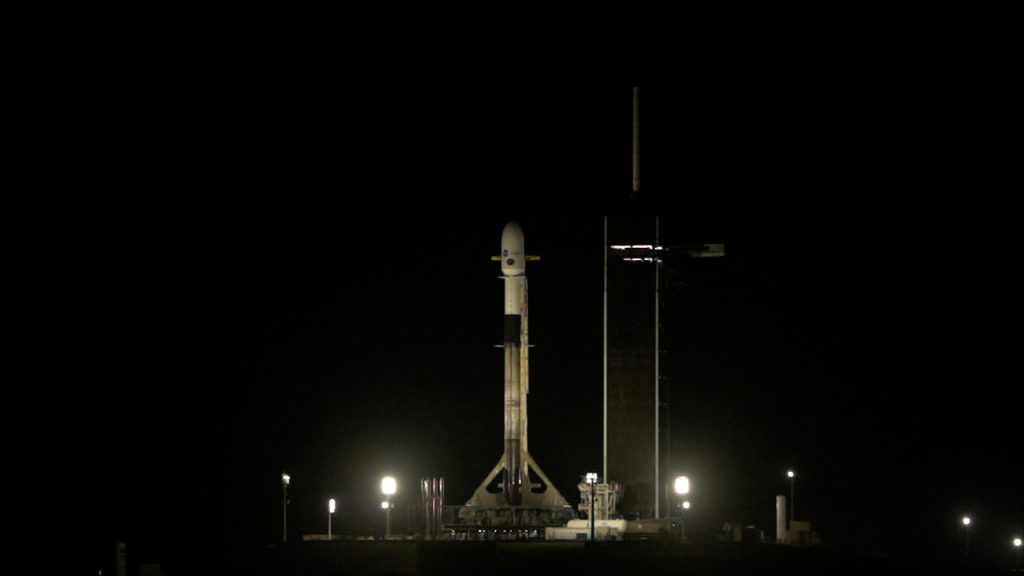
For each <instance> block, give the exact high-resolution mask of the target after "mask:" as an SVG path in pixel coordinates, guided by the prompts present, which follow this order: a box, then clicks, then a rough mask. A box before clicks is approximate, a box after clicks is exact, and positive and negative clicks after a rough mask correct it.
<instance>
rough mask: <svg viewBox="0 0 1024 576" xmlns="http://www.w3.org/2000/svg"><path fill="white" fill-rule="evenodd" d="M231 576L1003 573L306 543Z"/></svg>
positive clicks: (614, 545)
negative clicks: (286, 575)
mask: <svg viewBox="0 0 1024 576" xmlns="http://www.w3.org/2000/svg"><path fill="white" fill-rule="evenodd" d="M234 570H235V572H234V573H237V574H267V575H269V574H307V575H327V574H480V573H488V574H560V575H575V574H579V575H588V576H591V575H595V574H687V575H691V574H692V575H705V574H752V575H753V574H959V573H965V574H966V573H970V574H1001V573H1008V572H1007V571H1006V567H1002V570H1000V567H995V566H971V567H969V569H968V568H967V567H964V566H955V565H953V566H949V565H938V564H926V563H922V562H911V561H907V560H900V559H896V558H892V557H885V556H870V555H857V554H847V553H841V552H836V551H830V550H827V549H798V548H792V547H787V546H775V545H768V544H761V545H758V544H753V545H745V544H704V545H680V544H676V543H672V542H654V541H643V542H639V541H638V542H607V543H601V544H599V545H597V546H587V545H586V544H585V543H578V542H332V543H327V542H304V543H301V544H299V543H296V544H295V545H289V546H288V547H285V548H279V547H275V548H268V549H264V550H262V551H261V553H259V554H255V555H252V556H250V557H248V558H246V559H245V560H244V561H239V562H238V563H236V564H234Z"/></svg>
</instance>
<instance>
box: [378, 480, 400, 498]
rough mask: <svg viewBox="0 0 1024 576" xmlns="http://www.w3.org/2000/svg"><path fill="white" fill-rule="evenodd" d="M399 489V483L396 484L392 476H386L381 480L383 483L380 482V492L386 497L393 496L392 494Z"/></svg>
mask: <svg viewBox="0 0 1024 576" xmlns="http://www.w3.org/2000/svg"><path fill="white" fill-rule="evenodd" d="M397 489H398V483H397V482H395V479H394V477H392V476H385V477H384V478H381V481H380V491H381V493H383V494H384V495H385V496H391V495H392V494H394V493H395V491H396V490H397Z"/></svg>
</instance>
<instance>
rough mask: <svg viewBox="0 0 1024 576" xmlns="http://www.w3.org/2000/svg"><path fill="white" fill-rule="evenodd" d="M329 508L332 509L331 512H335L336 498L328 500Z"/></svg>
mask: <svg viewBox="0 0 1024 576" xmlns="http://www.w3.org/2000/svg"><path fill="white" fill-rule="evenodd" d="M327 508H328V509H329V510H330V511H331V514H334V498H331V499H330V500H328V501H327Z"/></svg>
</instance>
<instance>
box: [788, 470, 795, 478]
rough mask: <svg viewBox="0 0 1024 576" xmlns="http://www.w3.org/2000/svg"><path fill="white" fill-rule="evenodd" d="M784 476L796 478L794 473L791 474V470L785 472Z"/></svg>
mask: <svg viewBox="0 0 1024 576" xmlns="http://www.w3.org/2000/svg"><path fill="white" fill-rule="evenodd" d="M786 476H788V477H790V478H792V477H794V476H796V472H793V471H792V470H787V471H786Z"/></svg>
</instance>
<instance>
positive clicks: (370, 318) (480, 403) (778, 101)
mask: <svg viewBox="0 0 1024 576" xmlns="http://www.w3.org/2000/svg"><path fill="white" fill-rule="evenodd" d="M54 10H55V12H54V13H53V14H51V15H50V16H51V22H49V23H48V24H47V25H46V26H45V27H44V28H45V29H46V30H48V31H49V32H48V35H47V36H46V38H48V39H49V40H51V41H52V42H51V43H50V44H48V45H46V46H45V47H42V48H39V49H38V50H37V51H35V52H33V53H32V55H33V58H34V59H35V60H34V62H37V63H38V65H37V66H36V67H35V68H34V69H35V70H37V72H35V76H31V75H30V76H29V78H35V79H36V80H39V79H40V78H41V76H40V74H42V73H41V72H38V70H50V69H56V70H57V72H55V73H54V74H55V76H56V78H57V79H56V80H54V79H53V78H50V79H49V80H48V81H53V82H56V85H55V86H52V87H51V86H49V85H48V84H46V82H42V81H40V82H38V83H34V84H33V86H34V87H35V88H36V90H38V91H39V92H40V93H41V95H42V96H43V97H42V98H41V99H40V100H39V102H40V103H41V105H40V106H39V107H38V109H36V108H33V109H32V110H33V112H32V114H29V115H28V118H29V120H28V123H29V125H31V126H32V127H33V130H32V135H31V136H30V137H29V138H28V139H27V140H26V143H27V144H26V146H25V147H24V150H23V153H22V154H19V155H16V156H15V159H16V160H17V161H18V162H19V164H20V167H21V168H22V169H23V170H24V171H25V173H26V174H27V175H29V176H30V177H31V185H30V186H28V187H26V188H25V189H24V190H19V194H17V197H16V200H17V205H16V206H14V209H13V210H12V211H11V212H10V213H9V214H8V218H9V219H10V220H11V221H12V224H13V225H12V226H10V227H9V228H8V229H9V230H11V231H12V232H11V233H9V235H8V237H9V239H10V241H11V242H10V245H11V246H12V248H13V253H14V255H15V258H14V259H13V260H11V261H10V264H9V266H10V270H11V274H10V276H11V277H12V278H14V279H16V284H15V288H16V290H15V294H14V297H13V298H12V302H14V303H15V314H14V316H15V319H16V323H15V324H14V326H15V327H16V330H15V340H16V341H15V343H14V346H13V348H12V353H13V356H15V357H18V358H21V359H23V361H26V363H27V365H28V374H29V375H30V377H31V379H30V381H31V383H32V387H31V389H30V391H29V392H28V398H29V402H28V403H27V404H28V407H29V408H30V409H31V410H32V412H31V414H32V416H33V417H34V419H35V420H36V424H37V425H38V426H40V427H41V428H42V429H44V430H45V433H41V434H40V435H39V436H33V438H32V440H31V441H30V442H25V443H23V445H22V446H19V448H18V455H17V467H18V468H20V469H22V470H24V471H28V470H31V474H32V476H33V477H34V478H36V479H38V480H37V484H36V485H37V486H38V487H39V488H41V493H44V494H47V495H48V496H46V497H45V498H43V497H40V498H41V501H34V500H28V501H26V503H25V504H26V505H27V506H28V507H29V509H30V510H32V509H35V510H38V512H37V513H36V514H35V515H36V516H37V517H42V516H48V517H49V516H50V515H51V513H50V511H49V510H48V508H49V506H51V504H46V503H45V502H48V501H49V500H48V499H49V498H52V495H54V494H62V495H68V496H67V497H68V498H69V499H72V500H74V502H75V504H74V511H73V512H72V513H71V517H67V516H65V514H66V513H62V514H61V516H62V517H64V518H67V519H66V520H62V524H61V526H62V527H63V528H65V529H67V530H69V531H74V532H77V533H81V534H82V535H83V536H82V538H80V539H76V541H75V542H74V543H72V544H70V545H69V546H70V548H69V553H70V554H72V555H78V556H81V557H86V556H91V555H93V554H94V553H96V552H95V551H96V550H97V549H100V548H102V547H104V546H107V544H110V545H112V543H113V542H114V541H115V540H117V539H124V540H127V541H128V542H129V543H130V544H129V545H132V544H131V543H133V542H138V543H140V544H138V545H139V546H140V547H151V548H152V549H153V550H154V551H153V552H152V555H153V556H154V557H156V558H162V559H166V562H167V563H168V564H171V563H173V562H179V563H186V564H187V563H188V562H189V561H190V560H189V559H194V558H197V557H199V556H203V555H205V554H206V553H204V552H203V551H201V547H199V548H195V549H189V548H188V546H189V544H192V543H197V542H201V543H204V544H209V543H217V544H219V545H223V546H224V547H225V548H226V549H230V550H232V551H239V550H241V551H244V550H246V549H251V548H253V547H261V546H267V545H270V544H272V543H274V542H275V541H277V539H279V538H280V507H281V506H280V505H281V486H280V474H281V471H282V470H287V471H288V472H289V473H290V474H291V476H292V478H293V484H292V488H291V497H292V504H291V506H290V507H289V534H290V536H296V535H298V534H300V533H303V532H322V531H324V530H325V528H326V521H327V519H326V502H327V499H328V498H330V497H334V498H336V499H337V500H338V506H339V511H338V513H337V514H336V515H335V517H334V527H335V531H336V532H337V533H379V532H381V531H382V514H381V512H380V509H379V494H378V482H379V479H380V477H381V476H382V475H384V474H385V473H391V474H393V475H395V476H396V477H398V479H399V483H400V484H399V490H400V492H399V495H398V499H399V501H400V502H402V501H403V500H404V499H406V498H409V497H412V496H413V494H412V493H410V491H411V490H414V489H415V483H416V482H417V481H418V480H419V478H420V477H423V476H432V475H438V476H444V477H445V478H446V481H447V483H448V490H447V494H446V498H447V502H446V503H448V504H458V503H462V502H464V501H465V500H466V499H468V497H469V496H470V494H471V493H472V491H473V489H475V487H476V486H477V484H478V483H479V482H480V481H481V480H483V478H484V476H485V475H486V474H487V472H488V471H489V470H490V469H491V467H492V466H493V465H494V463H495V462H496V461H497V459H498V457H499V456H500V454H501V417H502V416H501V407H500V403H501V381H502V377H501V360H500V354H499V353H498V352H497V351H496V350H495V349H494V347H493V345H495V344H498V343H499V342H500V338H501V282H500V281H499V280H498V279H497V276H498V269H497V264H496V263H494V262H492V261H490V256H492V255H494V254H496V253H497V250H498V244H499V239H500V233H501V229H502V227H503V226H504V224H505V223H506V222H507V221H509V220H516V221H518V222H519V223H520V224H521V225H522V227H523V230H524V233H525V237H526V247H527V252H528V253H531V254H539V255H541V256H542V260H541V261H540V262H538V263H537V264H536V265H531V266H530V268H529V271H528V274H529V277H530V322H531V324H530V326H531V343H532V344H535V345H536V349H535V350H534V351H531V362H532V364H531V376H532V385H531V394H530V404H529V410H530V412H529V414H530V449H531V452H532V453H533V455H534V457H535V458H536V460H537V461H538V463H539V464H540V465H541V467H542V468H543V469H544V470H545V472H546V473H547V474H548V476H549V477H551V479H552V480H553V481H554V482H555V484H556V485H557V487H558V489H559V491H561V493H562V495H563V496H565V497H566V498H567V499H568V500H569V501H570V503H572V504H574V505H575V503H576V502H577V498H578V495H577V493H576V489H575V484H576V481H577V480H578V478H579V477H580V476H581V475H582V474H584V473H586V472H590V471H594V470H598V471H599V470H600V467H601V316H600V314H601V273H602V270H601V248H600V246H601V242H602V217H603V215H605V214H621V213H623V212H625V211H632V212H634V213H638V214H642V215H647V216H645V217H648V218H652V219H653V216H654V215H655V214H657V215H659V216H660V218H661V223H662V224H661V226H662V233H663V241H664V243H665V244H673V243H674V244H690V243H696V242H724V243H725V244H726V245H727V257H726V258H725V259H723V260H721V261H692V262H686V263H683V264H680V266H679V268H678V269H675V270H670V271H669V272H670V273H671V274H672V279H673V282H676V284H675V286H676V287H677V289H676V290H675V291H674V292H673V293H672V294H671V295H670V296H669V297H667V299H666V303H665V317H664V319H663V321H664V325H665V339H664V342H663V344H664V352H663V354H664V356H663V359H664V368H663V374H664V375H665V376H666V386H667V387H669V388H670V390H671V398H672V405H671V408H670V410H671V414H672V419H671V422H672V424H671V426H672V460H673V462H674V465H673V467H674V468H679V469H681V470H685V471H686V472H687V473H688V474H689V475H690V476H691V479H692V481H693V483H694V490H695V494H694V501H695V510H694V513H695V514H696V515H698V516H700V518H701V519H702V520H703V521H705V522H706V523H707V524H708V525H711V526H720V525H721V523H722V522H725V521H738V520H739V521H744V522H751V523H756V524H758V525H760V526H762V527H763V528H764V529H765V531H766V533H771V532H772V531H773V528H772V524H771V518H773V516H774V497H775V495H776V494H782V493H788V482H787V481H786V479H785V477H784V472H785V470H786V469H787V468H795V469H796V470H797V471H798V474H799V476H798V478H797V484H796V515H797V517H798V519H807V520H809V521H811V522H812V525H813V526H814V528H815V529H816V530H819V531H820V532H821V535H822V539H823V541H824V542H825V543H826V544H829V545H832V546H836V547H839V548H847V547H848V548H852V549H860V550H869V551H881V552H885V553H888V554H893V555H907V556H931V557H946V556H955V553H956V551H958V550H959V546H960V545H961V544H962V536H963V533H962V530H961V527H960V526H959V525H958V521H959V518H960V516H961V515H962V514H964V513H970V514H972V516H973V517H974V518H975V523H974V524H973V525H972V527H971V532H972V543H971V548H972V551H973V552H974V553H976V554H977V555H978V556H979V557H982V558H989V559H992V560H993V561H999V558H1000V554H1003V548H1002V547H1001V546H1002V544H1000V542H1001V541H1003V540H1008V539H1009V538H1010V537H1011V536H1012V535H1013V534H1014V533H1016V534H1020V533H1021V532H1022V530H1024V490H1021V486H1024V472H1022V466H1021V463H1020V458H1019V456H1017V453H1018V452H1019V448H1018V447H1017V445H1018V444H1019V439H1020V430H1019V429H1020V426H1019V418H1020V406H1021V403H1020V400H1021V394H1020V392H1019V390H1020V386H1019V385H1017V384H1016V383H1015V378H1014V375H1015V374H1016V373H1017V372H1018V371H1019V369H1018V368H1017V366H1016V363H1015V361H1014V360H1015V358H1014V350H1015V348H1016V346H1015V336H1014V334H1015V331H1014V330H1013V328H1014V327H1015V326H1016V325H1018V324H1019V323H1020V313H1019V311H1018V308H1019V306H1018V305H1017V300H1018V296H1017V295H1018V294H1019V292H1020V283H1021V278H1020V273H1019V271H1018V269H1019V265H1018V264H1017V260H1018V257H1017V247H1018V245H1019V238H1018V236H1019V233H1018V230H1019V223H1018V222H1017V220H1019V218H1018V217H1017V214H1018V212H1017V210H1016V209H1015V198H1013V196H1012V195H1011V194H1006V192H1010V193H1013V192H1019V191H1020V178H1019V175H1017V174H1014V173H1011V172H1010V171H1009V168H1010V167H1012V166H1013V164H1012V161H1013V160H1014V159H1017V160H1019V158H1020V136H1019V131H1018V132H1015V131H1014V130H1013V128H1014V127H1015V126H1016V127H1019V119H1020V111H1019V107H1018V108H1017V109H1016V111H1012V112H1011V111H1010V110H1011V107H1009V106H1005V105H1006V104H1008V103H1010V102H1014V101H1015V98H1014V95H1015V94H1016V95H1019V92H1020V80H1019V74H1018V75H1016V76H1015V75H1013V74H1011V72H1012V71H1013V67H1012V63H1013V60H1012V57H1011V55H1010V54H1008V53H1007V52H1006V50H1005V46H1004V44H1002V43H1001V41H1002V39H1004V36H1003V35H1001V34H1000V33H998V32H999V31H1000V30H1002V28H996V29H992V28H977V29H975V28H974V27H970V26H963V27H961V26H960V25H959V24H957V23H956V22H957V20H955V19H952V20H945V19H940V20H941V21H939V20H936V21H931V20H930V21H929V24H927V25H922V28H921V29H922V30H926V31H928V33H922V32H921V31H920V30H918V29H917V28H914V27H909V28H908V29H907V30H903V29H902V28H900V27H898V26H893V27H885V28H884V29H883V31H882V33H881V36H880V37H876V38H878V43H873V44H872V43H867V44H864V43H862V44H847V43H844V42H843V40H844V39H845V40H853V39H857V38H861V36H860V35H859V34H855V33H853V32H851V31H849V30H847V31H846V32H840V34H839V36H838V37H836V38H829V37H828V35H827V34H825V33H824V32H823V31H815V32H814V33H806V34H804V35H800V34H797V35H796V36H794V38H797V39H799V41H797V40H793V39H791V41H790V42H782V41H780V42H779V43H772V42H768V40H770V38H768V39H766V38H764V37H763V36H757V37H750V38H748V39H747V40H745V41H744V42H739V43H730V42H727V41H726V40H717V41H716V40H715V39H714V38H708V37H706V36H705V35H701V34H690V35H685V36H681V37H680V39H679V41H680V46H679V47H678V48H679V50H680V52H679V57H678V60H676V59H675V58H674V57H672V56H671V54H670V53H664V54H662V53H661V52H660V50H662V49H664V48H665V46H658V47H655V46H654V45H653V44H652V45H651V46H649V47H647V48H646V51H641V52H640V53H639V54H638V55H637V56H636V58H637V59H636V61H634V62H632V63H631V62H629V61H627V62H625V63H623V66H622V67H623V69H624V71H625V72H626V73H621V74H620V73H619V71H608V72H606V73H605V74H603V75H598V76H595V77H593V78H592V79H591V81H589V82H585V83H572V82H562V83H560V84H557V83H556V84H551V83H550V82H548V81H546V80H542V79H541V78H542V76H543V74H542V73H541V72H538V75H537V76H536V77H534V76H533V75H524V76H514V77H509V78H505V79H504V80H500V79H499V78H493V77H490V78H487V79H486V80H474V81H469V80H467V77H465V76H462V75H459V74H454V73H453V74H452V75H451V76H447V75H444V74H441V73H440V72H439V73H438V75H437V76H431V75H430V74H429V70H421V69H418V68H417V70H418V71H419V73H418V74H416V75H415V77H410V78H412V79H410V80H408V81H401V80H400V79H397V78H394V77H391V78H389V79H387V80H382V79H381V77H380V74H379V73H377V74H372V73H370V71H368V70H366V69H364V68H363V67H365V66H367V63H366V62H362V63H361V66H357V67H358V68H359V69H358V70H357V71H355V72H353V73H352V74H351V76H346V75H343V74H342V75H340V76H338V75H332V74H328V73H326V72H325V70H328V69H329V68H326V67H325V66H324V65H322V62H321V60H319V59H318V58H313V57H311V56H310V54H311V52H312V50H311V48H310V47H309V46H306V45H305V44H302V43H299V44H298V45H295V46H290V47H282V46H279V45H277V44H272V43H257V44H256V47H254V48H253V51H252V52H245V51H243V50H241V48H240V46H242V45H245V43H246V41H247V40H252V39H253V38H250V37H249V35H251V34H255V35H256V37H257V38H256V39H259V38H262V36H260V35H259V34H257V33H255V32H247V33H245V34H244V35H242V36H240V37H237V38H234V39H233V38H232V37H224V36H222V35H221V34H220V32H221V29H220V28H219V27H218V26H219V25H216V23H203V22H202V21H188V22H186V23H184V24H183V25H184V26H185V28H186V29H188V30H191V31H192V32H193V33H194V34H195V36H188V37H187V38H194V39H195V40H194V41H190V40H188V39H187V38H186V39H184V40H181V39H179V40H176V41H174V42H172V41H170V40H169V39H168V38H166V37H165V35H158V36H157V37H149V36H147V34H146V33H145V31H146V30H147V26H146V25H145V24H144V23H143V24H140V23H139V22H140V21H138V20H136V19H134V18H133V17H129V16H123V15H120V14H118V13H116V11H114V12H111V13H107V14H92V13H88V12H87V11H86V12H75V11H74V10H72V9H70V8H69V9H68V10H71V12H60V10H58V9H54ZM977 18H978V21H979V22H980V21H982V18H981V17H977ZM83 19H84V20H83ZM142 20H143V21H144V20H145V18H143V19H142ZM986 21H987V20H986ZM82 22H85V23H92V24H93V25H96V26H99V28H97V29H101V28H102V30H105V32H102V33H95V34H92V33H90V32H89V31H88V29H83V28H81V27H80V26H81V23H82ZM175 22H177V20H175ZM936 23H937V24H936ZM101 24H102V25H103V26H106V27H105V28H104V27H103V26H100V25H101ZM178 24H182V23H178ZM933 25H934V26H933ZM175 26H177V24H175V25H174V26H172V25H171V24H166V25H165V26H164V27H159V26H158V28H159V29H160V30H162V31H163V32H168V31H169V30H171V29H172V28H173V29H175V30H177V29H178V28H176V27H175ZM797 31H798V30H797ZM281 34H282V38H283V39H285V40H287V39H288V38H297V37H301V38H303V39H304V40H308V38H307V37H305V36H302V35H298V34H296V33H294V32H292V33H288V32H287V31H282V32H281ZM236 41H237V42H238V44H236V43H235V42H236ZM268 42H269V41H268ZM763 42H767V43H763ZM285 44H287V43H286V42H285ZM808 45H811V46H817V47H818V48H819V50H812V49H810V48H807V47H806V46H808ZM273 46H276V47H277V48H272V47H273ZM131 47H135V49H131ZM655 48H657V50H656V49H655ZM762 48H763V50H762ZM321 57H322V55H321ZM30 61H32V60H30ZM58 65H59V66H58ZM53 67H56V68H53ZM412 67H413V68H416V67H415V66H412ZM371 68H372V67H371ZM545 71H549V70H547V69H546V70H545ZM552 72H556V71H552ZM531 79H533V80H535V83H531ZM623 79H627V80H628V81H624V80H623ZM1014 79H1016V80H1014ZM499 80H500V81H499ZM632 81H636V82H637V83H639V84H640V85H641V90H642V93H641V99H642V100H641V101H642V105H641V135H642V136H641V145H642V150H643V151H642V156H641V164H642V190H641V194H640V197H639V198H630V194H629V187H630V176H631V174H630V164H629V162H628V159H627V158H628V154H629V152H630V126H631V125H630V122H631V115H630V114H631V96H632ZM51 88H52V89H51ZM72 494H73V495H74V496H73V497H72V496H70V495H72ZM414 494H415V496H417V497H418V491H417V492H415V493H414ZM401 512H402V510H401V509H399V511H398V513H396V515H395V516H393V521H394V522H395V525H396V526H398V527H401V526H403V525H404V521H405V519H404V517H403V516H402V514H401ZM104 550H106V549H104ZM233 553H234V552H233ZM98 554H99V556H100V557H103V558H105V557H106V556H105V555H106V554H107V552H106V551H101V552H99V553H98ZM1007 554H1008V552H1007ZM172 559H173V560H172ZM158 561H159V560H158Z"/></svg>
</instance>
